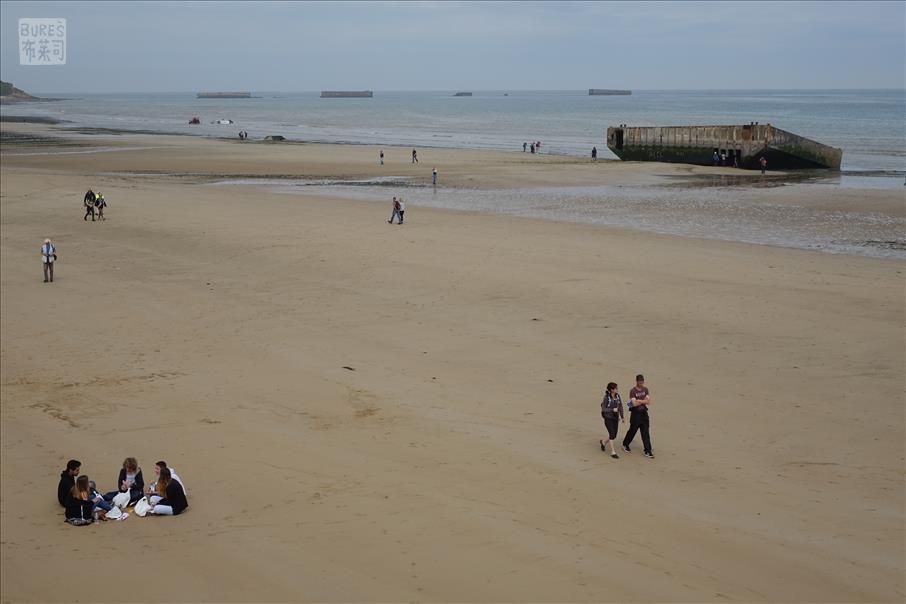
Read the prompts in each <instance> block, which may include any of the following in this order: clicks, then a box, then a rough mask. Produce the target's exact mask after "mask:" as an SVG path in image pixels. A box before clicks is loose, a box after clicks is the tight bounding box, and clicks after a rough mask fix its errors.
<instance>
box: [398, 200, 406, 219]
mask: <svg viewBox="0 0 906 604" xmlns="http://www.w3.org/2000/svg"><path fill="white" fill-rule="evenodd" d="M399 204H400V221H399V222H398V223H397V224H403V221H404V220H405V216H406V202H405V201H403V198H402V197H400V199H399Z"/></svg>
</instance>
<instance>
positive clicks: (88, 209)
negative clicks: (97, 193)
mask: <svg viewBox="0 0 906 604" xmlns="http://www.w3.org/2000/svg"><path fill="white" fill-rule="evenodd" d="M89 214H91V220H94V206H88V207H86V208H85V217H84V218H83V219H82V220H88V215H89Z"/></svg>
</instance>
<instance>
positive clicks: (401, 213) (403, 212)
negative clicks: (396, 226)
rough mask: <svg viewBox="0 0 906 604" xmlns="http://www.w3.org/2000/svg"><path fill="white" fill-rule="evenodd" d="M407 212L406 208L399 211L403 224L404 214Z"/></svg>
mask: <svg viewBox="0 0 906 604" xmlns="http://www.w3.org/2000/svg"><path fill="white" fill-rule="evenodd" d="M405 213H406V210H400V211H399V216H400V224H403V215H404V214H405Z"/></svg>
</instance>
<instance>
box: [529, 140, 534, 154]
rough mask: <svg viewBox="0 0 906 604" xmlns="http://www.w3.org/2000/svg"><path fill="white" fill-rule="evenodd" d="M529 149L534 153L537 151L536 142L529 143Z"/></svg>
mask: <svg viewBox="0 0 906 604" xmlns="http://www.w3.org/2000/svg"><path fill="white" fill-rule="evenodd" d="M529 150H530V151H531V152H532V154H534V153H535V143H532V144H531V145H529Z"/></svg>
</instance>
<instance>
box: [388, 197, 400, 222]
mask: <svg viewBox="0 0 906 604" xmlns="http://www.w3.org/2000/svg"><path fill="white" fill-rule="evenodd" d="M394 218H396V220H397V222H399V220H400V202H399V201H397V199H396V197H394V198H393V210H392V213H391V214H390V220H388V221H387V222H389V223H390V224H393V219H394Z"/></svg>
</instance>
